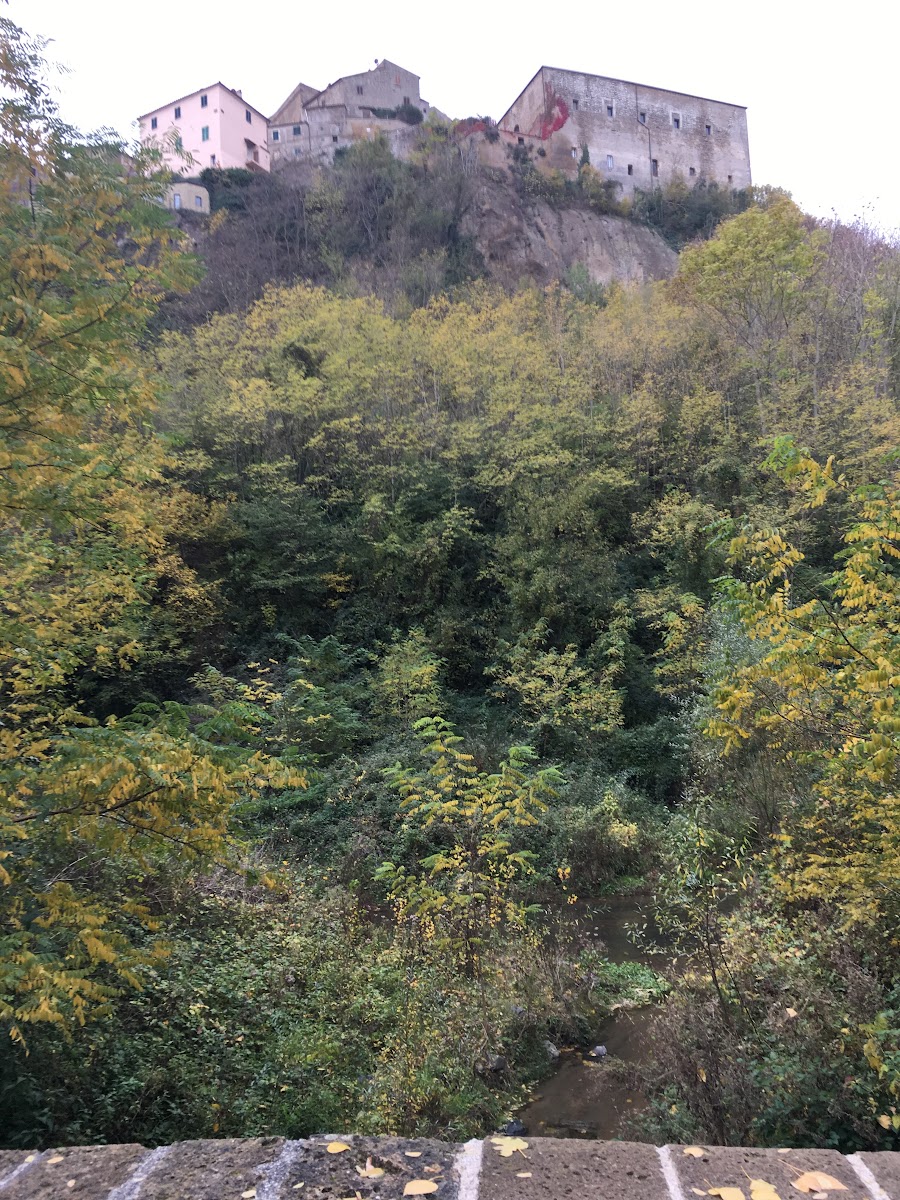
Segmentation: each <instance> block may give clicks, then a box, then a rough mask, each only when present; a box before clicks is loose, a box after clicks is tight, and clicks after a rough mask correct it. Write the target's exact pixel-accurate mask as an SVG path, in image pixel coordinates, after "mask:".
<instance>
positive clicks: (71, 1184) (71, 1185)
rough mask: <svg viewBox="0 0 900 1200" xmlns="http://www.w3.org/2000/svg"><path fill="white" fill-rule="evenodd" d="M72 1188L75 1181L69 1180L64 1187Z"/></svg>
mask: <svg viewBox="0 0 900 1200" xmlns="http://www.w3.org/2000/svg"><path fill="white" fill-rule="evenodd" d="M74 1186H75V1180H74V1179H70V1180H69V1182H68V1183H67V1184H66V1187H74Z"/></svg>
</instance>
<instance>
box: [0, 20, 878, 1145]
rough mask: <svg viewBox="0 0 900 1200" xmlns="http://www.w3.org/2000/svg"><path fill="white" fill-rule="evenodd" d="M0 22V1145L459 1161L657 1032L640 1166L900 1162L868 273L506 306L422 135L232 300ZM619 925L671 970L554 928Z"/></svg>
mask: <svg viewBox="0 0 900 1200" xmlns="http://www.w3.org/2000/svg"><path fill="white" fill-rule="evenodd" d="M0 32H2V55H0V77H2V80H3V85H4V95H5V97H6V98H5V99H4V100H3V101H2V102H0V132H2V140H3V148H2V159H0V169H2V176H0V240H2V254H0V276H2V281H3V287H2V291H0V321H2V330H0V338H2V347H3V353H2V355H0V514H2V515H0V539H2V566H0V598H2V607H0V689H2V705H3V720H2V727H0V776H2V784H3V791H2V802H0V827H2V833H3V844H2V849H0V855H2V857H0V905H2V916H3V932H2V934H0V1020H2V1022H3V1025H4V1029H5V1033H6V1037H5V1043H4V1046H3V1050H2V1057H0V1081H2V1087H0V1112H2V1127H3V1129H4V1139H5V1142H6V1144H8V1145H13V1146H18V1145H26V1146H33V1145H36V1144H41V1145H43V1144H59V1143H61V1142H65V1141H71V1142H78V1141H94V1140H111V1141H116V1140H117V1141H135V1140H139V1141H143V1142H145V1143H148V1144H153V1143H158V1142H165V1141H169V1140H174V1139H176V1138H185V1137H189V1136H213V1135H216V1134H220V1135H223V1136H224V1135H240V1134H256V1133H281V1134H286V1135H290V1136H298V1135H303V1134H306V1133H310V1132H314V1131H319V1130H322V1129H325V1128H329V1129H337V1128H345V1129H355V1130H358V1131H360V1132H385V1131H401V1132H406V1133H413V1132H415V1133H432V1134H438V1135H444V1136H452V1137H460V1136H463V1135H466V1134H469V1133H474V1132H479V1131H482V1130H485V1129H490V1128H496V1127H497V1126H498V1124H500V1123H501V1122H502V1121H503V1120H504V1119H505V1118H506V1117H507V1116H508V1115H509V1114H510V1113H511V1112H512V1111H514V1109H515V1106H516V1104H517V1102H518V1101H519V1100H520V1099H521V1097H522V1094H523V1087H524V1085H525V1084H527V1083H528V1082H529V1081H531V1080H534V1079H535V1078H537V1077H538V1076H539V1075H540V1073H541V1072H542V1071H545V1070H546V1067H547V1058H546V1051H545V1045H546V1041H547V1039H548V1038H551V1039H555V1040H557V1041H560V1040H562V1041H567V1042H569V1043H571V1044H574V1045H577V1044H582V1043H584V1042H585V1040H586V1039H587V1038H589V1037H590V1035H591V1031H592V1030H593V1029H594V1028H596V1023H597V1021H598V1019H599V1018H601V1017H602V1016H603V1014H605V1013H607V1012H608V1011H609V1009H610V1007H611V1006H612V1005H613V1004H614V1003H619V1002H622V1001H623V1000H624V1001H626V1002H641V1001H646V1000H647V998H648V997H650V996H657V997H658V996H660V995H661V994H662V993H664V992H668V996H667V999H666V1002H665V1007H664V1009H663V1011H662V1014H661V1016H660V1017H659V1023H660V1026H659V1027H660V1030H661V1036H660V1037H659V1038H658V1039H657V1044H658V1046H659V1052H658V1054H657V1055H656V1057H655V1058H654V1060H653V1061H652V1062H651V1063H650V1064H648V1065H647V1066H646V1068H645V1070H644V1079H643V1084H642V1086H643V1088H644V1090H645V1092H646V1094H647V1095H648V1097H649V1098H650V1105H649V1107H648V1109H647V1110H646V1112H645V1114H644V1116H643V1118H642V1120H643V1126H642V1129H641V1136H645V1137H661V1138H669V1139H683V1140H697V1139H705V1140H710V1141H719V1142H724V1143H732V1144H734V1143H744V1144H782V1145H789V1144H794V1145H801V1144H814V1145H823V1146H836V1147H838V1148H845V1149H846V1148H854V1147H855V1148H861V1147H865V1148H872V1149H889V1148H892V1147H896V1146H897V1145H898V1139H900V1114H898V1109H900V1048H898V1028H900V989H898V973H897V967H898V956H900V944H898V936H897V931H898V929H900V887H898V880H900V816H898V804H897V793H896V786H897V752H898V733H900V715H898V713H897V709H896V696H897V688H898V683H900V623H898V595H897V591H898V559H900V540H898V538H900V483H898V477H897V453H898V446H900V424H898V403H900V358H898V354H900V324H898V317H900V253H898V250H897V248H896V247H895V246H893V245H892V244H890V243H889V242H887V241H885V240H884V239H882V238H879V237H877V236H875V235H874V234H873V233H871V232H870V231H868V230H866V229H864V228H861V227H847V226H844V225H841V224H838V223H822V222H816V221H814V220H812V219H811V218H809V217H807V216H806V215H804V214H803V213H802V212H801V211H800V210H799V209H798V208H797V207H796V205H794V204H793V202H792V201H791V200H790V199H789V198H788V197H787V196H786V195H784V194H783V193H780V192H776V191H760V192H758V193H757V194H756V195H755V197H753V201H754V202H753V203H752V204H750V206H749V207H747V203H749V198H747V197H744V198H742V199H741V200H740V202H735V203H734V205H733V209H732V215H729V212H728V211H727V209H728V205H724V206H723V205H722V204H720V202H719V200H716V202H715V204H716V205H717V206H718V209H717V211H716V214H715V215H716V219H717V220H718V219H719V218H723V219H721V222H720V223H719V224H718V225H717V226H716V227H715V228H713V227H712V224H714V222H712V223H711V222H707V221H706V219H705V218H704V219H703V220H700V219H699V218H698V219H697V222H696V225H697V228H696V229H694V230H693V232H701V233H704V234H706V236H705V237H702V238H698V239H696V240H693V241H691V242H690V243H689V244H688V245H687V246H686V247H685V248H684V249H683V250H682V252H681V256H680V262H679V268H678V272H677V275H676V276H675V278H674V279H673V280H671V281H669V282H664V283H659V284H655V285H652V286H647V287H643V288H637V287H625V286H614V287H612V288H610V289H591V288H589V287H585V286H584V281H583V280H574V281H573V280H569V281H568V284H565V283H561V284H558V285H555V286H552V287H549V288H546V289H543V290H536V289H534V288H523V289H520V290H518V291H515V292H513V293H509V292H505V291H502V290H500V289H499V288H496V287H493V286H492V285H490V284H489V283H487V282H486V281H485V280H483V279H481V278H479V277H478V276H479V271H478V264H477V260H476V258H475V257H473V255H472V254H471V247H470V246H468V245H467V244H466V242H465V239H464V238H463V237H462V235H461V234H460V232H459V217H460V206H461V205H462V204H463V203H464V189H462V185H461V182H460V181H461V180H464V178H465V174H466V171H468V170H469V169H470V165H469V164H466V163H463V164H462V165H461V166H460V164H459V163H458V162H457V161H456V159H455V158H454V156H456V158H458V157H459V154H460V152H459V151H458V149H454V143H453V140H452V137H451V136H450V134H449V133H447V132H446V131H445V132H444V133H443V134H440V135H439V134H436V133H433V132H429V133H428V134H427V137H426V139H425V141H424V142H423V147H424V148H423V150H422V152H421V157H420V160H419V161H416V162H414V163H412V164H400V163H394V161H393V160H392V159H390V155H389V154H387V157H385V155H386V149H385V147H383V146H379V145H376V146H375V148H374V149H373V148H372V147H369V146H365V147H361V148H360V149H359V150H358V151H357V150H351V151H350V152H348V154H347V155H346V156H345V158H344V160H343V161H342V162H339V163H338V164H336V166H335V168H333V170H332V171H331V172H330V173H329V172H328V171H323V172H322V173H321V174H320V176H319V177H317V179H316V180H315V181H313V183H312V184H310V185H309V186H308V187H304V188H303V189H300V190H297V191H296V192H295V194H294V196H295V198H294V201H293V203H294V211H293V216H292V218H291V220H292V221H293V222H294V224H292V225H291V226H290V228H291V229H293V230H294V231H295V232H296V230H297V229H298V228H303V229H306V233H307V235H308V238H307V240H306V241H304V243H303V253H302V254H300V253H299V251H298V256H297V257H296V260H295V261H293V260H292V265H291V267H290V270H289V271H287V272H286V273H285V272H282V271H281V270H279V269H275V268H273V269H271V270H269V269H268V268H267V267H265V263H263V267H262V268H260V269H261V270H262V274H261V275H258V274H254V275H253V278H252V279H250V281H249V282H247V283H246V288H245V290H244V291H243V292H241V293H240V295H241V296H242V297H243V303H241V304H238V303H236V302H235V303H230V302H229V303H226V302H224V301H223V300H222V295H221V294H220V296H219V299H218V300H215V298H214V297H213V298H211V293H209V292H208V291H207V293H204V292H203V287H204V285H203V284H202V283H200V278H201V275H202V263H199V262H198V261H197V260H196V259H195V257H194V256H193V255H191V254H189V253H187V243H186V240H185V239H184V237H183V234H182V233H181V232H180V231H179V230H177V229H176V228H174V227H173V226H172V225H171V223H170V220H169V217H168V216H167V214H166V213H165V211H164V209H163V208H162V207H161V206H160V204H159V203H156V201H158V200H159V198H160V197H161V196H162V194H163V192H164V189H165V186H166V182H167V179H166V176H165V175H164V173H162V172H161V171H160V170H159V169H158V163H157V162H156V161H155V160H154V156H153V155H152V154H149V153H147V154H142V155H140V156H138V157H137V158H133V157H127V156H125V155H124V154H123V152H122V148H121V147H117V146H115V145H113V144H111V143H110V142H109V140H108V139H98V140H95V141H90V140H88V141H86V140H84V139H80V138H78V137H77V136H76V134H75V133H74V131H72V130H70V129H68V128H67V127H65V126H64V125H63V124H62V123H61V121H60V120H59V118H58V116H57V114H56V112H55V111H54V109H53V107H52V104H51V103H50V101H49V98H48V92H47V88H46V85H45V83H44V82H43V76H42V71H43V64H42V51H43V47H42V46H41V44H40V43H39V42H37V41H34V40H31V39H29V38H28V36H27V35H25V34H24V33H22V31H20V30H18V29H16V27H15V26H13V25H12V24H11V23H10V22H9V21H7V20H5V19H4V20H3V21H2V22H0ZM429 139H430V140H429ZM373 171H375V172H376V173H379V172H380V173H381V175H383V176H384V178H385V179H386V180H387V184H390V187H388V186H387V184H386V185H385V189H384V191H383V197H384V203H383V204H380V205H378V206H376V210H373V211H372V212H371V213H370V214H369V215H370V216H372V217H373V219H374V220H376V223H377V221H380V220H381V219H382V218H385V217H386V214H387V215H388V216H389V217H390V219H389V220H388V221H387V224H385V225H378V226H377V227H376V225H373V224H372V223H371V222H368V223H367V221H366V220H365V219H364V218H365V213H364V212H363V208H364V202H365V200H366V193H365V186H366V185H365V181H366V180H371V177H372V172H373ZM585 178H587V177H585ZM588 182H590V181H589V180H588ZM511 186H512V185H511ZM354 187H355V188H357V189H358V190H357V192H356V193H353V188H354ZM415 189H419V190H418V191H417V192H416V191H415ZM423 189H431V193H430V194H431V196H432V199H431V201H430V202H429V203H430V207H429V208H428V210H427V211H428V212H429V213H431V214H432V215H433V214H434V213H440V214H443V215H441V217H440V220H437V219H435V221H434V222H433V223H432V224H431V225H429V227H428V229H427V230H423V228H422V227H421V224H417V223H416V222H417V220H418V218H417V217H416V212H419V216H421V211H420V210H417V209H416V206H415V204H414V203H413V200H412V199H411V198H410V197H414V195H418V196H419V197H421V196H422V194H423ZM286 194H287V193H283V194H280V195H281V199H280V200H279V204H281V203H282V200H284V196H285V195H286ZM352 194H355V195H356V196H357V200H358V208H357V209H354V208H353V207H352V205H348V204H347V203H346V202H345V201H346V197H347V196H349V195H352ZM604 195H605V193H604ZM329 197H330V198H329ZM342 197H343V199H341V198H342ZM677 200H678V197H677V196H675V197H673V196H669V197H668V198H667V199H666V198H660V202H659V206H658V207H659V209H660V211H662V208H663V207H664V203H667V204H669V205H670V206H674V205H675V204H676V201H677ZM585 202H591V201H590V197H588V198H587V200H586V201H585ZM603 202H604V203H606V201H605V200H604V201H603ZM598 203H599V201H598ZM678 203H680V204H682V210H681V211H682V213H684V212H686V211H687V210H686V208H685V207H684V205H685V203H686V202H684V203H682V201H678ZM329 205H330V207H329ZM298 206H300V207H298ZM303 206H306V207H303ZM225 207H227V206H225ZM277 207H278V206H277V205H276V206H275V207H274V208H270V209H269V210H267V212H268V216H266V220H267V221H268V220H270V218H271V214H272V212H273V211H275V210H276V209H277ZM223 211H224V208H223ZM278 211H279V212H280V211H281V210H280V209H279V210H278ZM704 211H705V212H706V213H707V216H708V214H709V212H710V211H711V210H710V209H709V207H708V206H707V208H706V209H705V210H704ZM298 214H299V215H298ZM329 214H330V215H329ZM276 215H277V213H276ZM283 215H284V214H283V213H282V216H283ZM281 219H282V218H281V217H278V220H279V221H280V220H281ZM212 220H213V222H216V221H217V220H219V218H217V217H213V218H212ZM691 220H693V217H692V218H691ZM298 222H299V224H298ZM304 223H306V224H304ZM220 228H227V226H222V225H221V222H220ZM240 228H244V229H245V231H246V229H247V226H246V225H245V226H241V225H240V224H239V223H235V224H233V225H232V226H231V228H230V232H229V234H228V237H229V238H232V239H233V237H235V236H238V234H237V232H236V231H237V230H239V229H240ZM279 228H282V229H283V228H285V226H284V225H283V224H282V225H280V226H279ZM213 232H215V230H214V231H213ZM266 237H267V238H268V234H267V235H266ZM429 239H431V240H429ZM231 244H232V243H231V242H229V241H227V240H226V241H225V242H224V243H223V244H222V245H224V246H225V247H227V246H228V245H231ZM265 244H266V245H267V246H268V247H269V250H271V249H272V247H273V246H275V244H276V242H275V241H273V240H272V239H269V240H268V241H266V242H265ZM310 246H312V249H310ZM221 249H222V246H220V251H221ZM268 252H269V251H268V250H267V253H268ZM273 253H274V252H273ZM304 256H307V257H304ZM275 257H276V258H278V255H277V253H276V254H275ZM351 258H352V259H353V261H354V262H355V263H356V267H355V268H354V274H353V278H352V283H353V286H351V285H350V284H351V279H350V276H349V275H348V273H347V270H346V269H345V268H346V264H347V262H348V261H349V260H350V259H351ZM416 264H418V265H416ZM257 265H258V264H257ZM426 267H427V268H428V269H427V270H426ZM367 272H368V273H369V277H371V278H375V277H377V276H378V274H379V272H385V273H386V274H387V276H389V277H390V281H389V282H390V286H389V287H387V288H386V289H380V290H379V289H378V288H375V287H373V288H372V289H371V290H370V291H369V292H367V291H366V289H365V288H364V287H362V286H361V283H362V282H363V281H364V280H365V279H366V278H367ZM417 272H418V273H417ZM213 275H214V273H213ZM286 277H287V279H288V280H289V281H288V282H286ZM207 278H210V276H208V277H207ZM216 279H217V280H218V282H217V283H216V286H219V284H220V283H221V278H220V277H216ZM422 280H425V281H426V284H427V286H424V285H423V286H421V287H419V283H421V282H422ZM410 281H412V283H411V282H410ZM416 281H418V283H416ZM413 284H415V286H413ZM264 285H265V286H264ZM260 293H261V294H260ZM376 293H377V294H376ZM178 296H181V297H182V299H181V300H179V299H177V297H178ZM257 297H258V298H257ZM223 310H224V311H223ZM209 312H212V313H213V315H211V316H206V314H207V313H209ZM636 889H639V890H642V891H644V892H645V893H646V895H647V903H648V905H655V907H656V920H657V924H658V926H659V927H660V928H661V929H662V930H663V931H664V932H665V933H666V935H667V937H668V938H669V944H670V945H671V947H672V953H673V954H674V955H675V956H676V957H677V959H678V962H679V964H680V965H679V967H678V970H677V971H673V973H672V974H671V976H670V977H669V978H666V979H664V978H662V977H661V976H660V975H659V974H657V973H656V972H655V971H652V970H650V969H649V968H642V967H635V966H634V965H633V964H632V965H625V966H623V965H622V964H615V963H611V962H610V961H609V960H608V959H607V958H606V957H605V955H604V954H603V952H602V950H597V949H596V948H590V947H585V946H583V945H580V944H577V943H576V942H575V941H573V940H572V939H571V938H570V937H568V936H567V933H566V927H567V914H568V913H569V912H571V911H574V906H575V905H576V904H577V903H579V902H583V901H584V900H585V899H591V898H595V899H596V898H597V897H601V896H602V895H604V894H607V893H609V892H611V891H616V890H618V891H628V890H630V891H634V890H636ZM498 1064H499V1065H498ZM698 1064H699V1069H698Z"/></svg>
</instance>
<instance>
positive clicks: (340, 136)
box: [269, 59, 429, 163]
mask: <svg viewBox="0 0 900 1200" xmlns="http://www.w3.org/2000/svg"><path fill="white" fill-rule="evenodd" d="M413 109H416V110H418V111H419V112H421V114H422V116H423V117H424V116H425V114H426V113H427V112H428V110H429V105H428V103H427V102H426V101H425V100H423V99H422V98H421V96H420V94H419V76H418V75H413V73H412V72H411V71H407V70H405V69H404V68H403V67H398V66H397V64H396V63H392V62H388V60H387V59H383V60H382V61H381V62H379V63H376V65H375V66H374V67H373V68H372V69H371V70H370V71H363V72H361V73H360V74H359V75H345V76H343V77H342V78H341V79H338V80H335V82H334V83H330V84H329V85H328V87H326V88H323V89H322V90H321V91H316V90H315V88H311V87H309V86H308V85H307V84H304V83H300V84H298V85H297V87H295V88H294V90H293V91H292V92H291V94H290V95H289V96H288V98H287V99H286V100H285V102H284V103H283V104H282V105H281V107H280V108H279V109H278V111H277V112H276V113H275V114H274V115H273V116H272V118H271V119H270V121H269V149H270V151H271V154H272V161H273V163H274V162H277V161H278V160H279V159H280V160H284V159H288V158H312V159H316V160H320V161H330V160H331V159H332V158H333V157H334V152H335V150H338V149H340V147H341V146H349V145H351V144H352V143H353V142H357V141H362V140H365V139H367V138H371V137H373V136H375V134H376V133H377V132H378V131H379V130H384V131H390V130H394V129H396V128H398V127H400V128H402V126H403V125H404V118H405V124H406V125H409V124H411V123H412V122H414V121H415V120H416V117H415V115H414V113H413V112H412V111H411V110H413ZM398 110H399V115H396V114H398Z"/></svg>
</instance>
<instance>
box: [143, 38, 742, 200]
mask: <svg viewBox="0 0 900 1200" xmlns="http://www.w3.org/2000/svg"><path fill="white" fill-rule="evenodd" d="M431 111H432V109H431V107H430V105H429V104H428V102H427V101H425V100H423V99H422V97H421V94H420V92H419V76H418V75H414V74H413V73H412V72H411V71H407V70H406V69H405V68H404V67H399V66H397V64H396V63H393V62H389V61H388V60H387V59H383V60H382V61H381V62H378V61H376V63H375V66H374V67H373V68H372V69H371V70H369V71H362V72H360V73H359V74H356V75H346V76H343V77H342V78H340V79H338V80H336V81H335V82H334V83H330V84H329V85H328V86H327V87H326V88H322V89H321V90H316V89H315V88H313V87H310V86H309V85H307V84H305V83H299V84H298V85H297V86H296V87H295V88H294V90H293V91H292V92H291V93H290V95H289V96H288V97H287V99H286V100H285V101H284V103H283V104H282V105H281V107H280V108H279V109H278V111H277V112H276V113H275V114H274V115H273V116H272V117H271V119H268V120H267V119H266V117H264V116H263V115H262V114H261V113H260V112H259V111H258V110H257V109H255V108H253V107H252V106H251V105H249V104H248V103H247V101H245V100H244V98H243V96H242V95H241V93H240V92H239V91H236V90H234V89H232V88H226V87H225V86H224V85H223V84H221V83H216V84H213V85H212V86H210V87H209V88H206V89H204V90H202V91H199V92H192V93H190V94H189V95H187V96H183V97H181V99H179V100H176V101H173V102H172V103H171V104H168V105H164V106H163V107H162V108H158V109H154V110H153V111H152V112H149V113H145V114H144V115H143V116H142V117H141V118H140V130H141V141H142V142H143V143H145V144H147V143H149V142H155V143H157V144H160V145H162V148H163V153H164V158H165V161H166V165H167V166H169V167H171V169H172V170H173V171H174V172H176V173H177V172H181V173H182V174H187V173H188V170H186V168H185V165H184V157H183V152H184V151H187V152H188V154H190V155H191V158H192V163H193V165H194V166H195V167H196V169H197V171H199V170H202V169H203V168H204V167H207V166H220V167H235V166H240V167H246V168H250V169H251V170H262V171H267V170H269V167H270V162H271V165H272V166H278V165H283V164H285V163H286V162H288V161H294V160H306V161H310V162H331V161H332V160H333V158H334V154H335V151H337V150H339V149H341V148H342V147H344V146H350V145H352V144H354V143H355V142H358V141H365V140H371V139H372V138H374V137H376V136H378V135H379V134H384V135H386V136H387V138H388V140H389V142H390V145H391V148H392V149H393V151H394V153H395V154H398V155H399V156H401V157H403V156H404V155H405V154H406V153H408V152H409V150H410V149H411V148H412V147H413V145H414V144H415V140H416V138H415V132H414V131H415V125H416V124H417V123H418V122H419V121H421V120H422V119H423V118H424V117H425V116H427V115H428V114H429V112H431ZM438 115H440V114H438ZM477 130H481V131H483V132H485V133H488V132H489V130H487V128H486V123H485V121H483V120H482V119H478V120H476V121H474V122H473V121H469V122H463V123H461V125H460V126H459V127H458V132H459V133H460V134H461V135H465V134H466V133H471V132H475V131H477ZM497 132H498V133H499V135H500V138H499V142H500V144H499V145H496V146H494V148H493V150H494V157H495V156H496V152H497V151H502V149H503V146H504V145H505V146H506V147H507V148H509V147H512V148H513V149H514V150H515V149H516V148H517V147H519V146H522V147H525V148H527V152H533V153H534V154H535V155H536V158H535V163H536V165H538V166H539V168H540V169H541V170H544V171H546V170H553V169H558V170H560V171H562V172H563V173H565V174H567V175H574V174H576V173H577V171H578V170H579V167H580V165H581V164H582V163H583V162H584V161H589V162H590V164H591V166H593V167H595V168H596V169H597V170H598V171H599V172H600V174H601V175H602V177H603V178H604V179H605V180H610V181H612V182H613V183H614V184H616V185H617V191H618V193H619V195H630V194H631V193H632V192H634V190H635V188H641V189H642V190H645V191H649V190H651V189H652V188H654V187H661V186H665V185H666V184H669V183H671V182H672V181H673V180H675V179H678V178H682V179H684V180H685V182H687V183H690V182H691V181H692V180H693V181H694V182H695V183H700V182H701V181H702V182H705V183H713V182H715V183H718V184H719V185H721V186H723V187H729V188H745V187H748V186H749V184H750V182H751V177H750V149H749V144H748V141H747V110H746V109H745V108H744V107H743V106H742V105H739V104H726V103H724V102H722V101H719V100H707V99H704V98H703V97H702V96H691V95H686V94H685V93H683V92H673V91H667V90H666V89H664V88H657V87H648V86H646V85H644V84H639V83H630V82H628V81H626V80H623V79H612V78H609V77H607V76H604V75H588V74H586V73H584V72H579V71H568V70H561V69H558V68H556V67H541V68H540V69H539V70H538V72H537V74H536V75H535V76H534V77H533V78H532V79H531V81H530V82H529V83H528V84H527V85H526V87H525V89H524V90H523V91H522V92H521V93H520V95H519V96H518V97H517V98H516V100H514V101H513V103H512V105H511V106H510V108H509V109H508V110H507V111H506V112H505V113H504V114H503V116H502V117H501V118H500V120H499V122H498V123H497ZM492 136H493V142H495V143H496V142H497V140H498V139H497V136H496V134H494V135H492ZM484 149H485V150H486V151H487V147H484ZM485 158H486V161H487V160H488V159H491V158H492V154H491V153H486V155H485ZM502 161H505V160H503V158H502V155H501V158H500V159H499V160H498V165H499V162H502Z"/></svg>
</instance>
